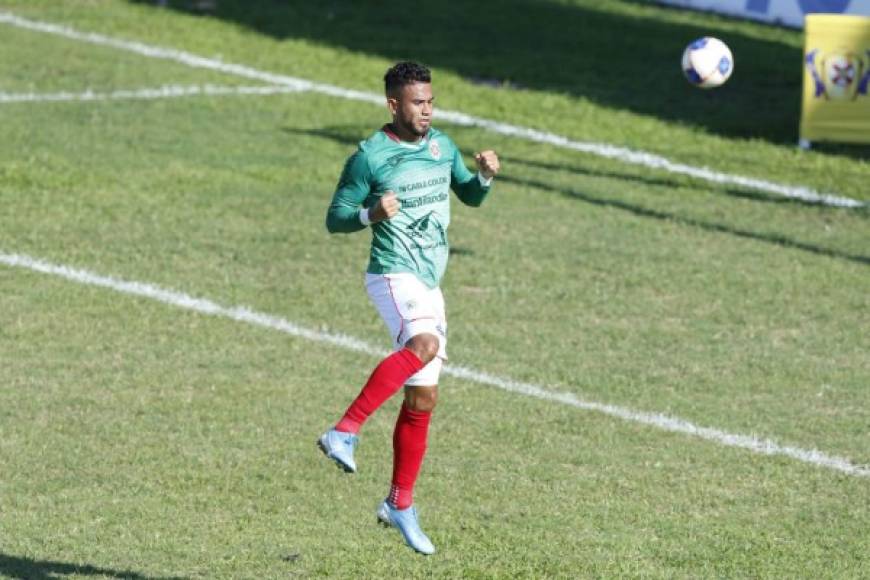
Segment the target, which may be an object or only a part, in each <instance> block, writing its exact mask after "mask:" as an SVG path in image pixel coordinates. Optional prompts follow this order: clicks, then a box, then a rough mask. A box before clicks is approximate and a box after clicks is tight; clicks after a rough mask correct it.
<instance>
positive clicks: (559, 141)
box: [0, 12, 867, 208]
mask: <svg viewBox="0 0 870 580" xmlns="http://www.w3.org/2000/svg"><path fill="white" fill-rule="evenodd" d="M0 24H9V25H11V26H17V27H19V28H24V29H27V30H34V31H38V32H45V33H48V34H55V35H58V36H63V37H66V38H70V39H73V40H79V41H83V42H90V43H92V44H98V45H102V46H109V47H112V48H117V49H120V50H125V51H128V52H133V53H136V54H139V55H142V56H147V57H149V58H158V59H164V60H171V61H175V62H179V63H182V64H185V65H188V66H191V67H194V68H203V69H208V70H214V71H219V72H223V73H228V74H233V75H236V76H240V77H245V78H250V79H256V80H259V81H264V82H267V83H270V84H273V85H280V86H286V87H293V88H294V89H296V90H297V91H299V92H303V91H310V92H315V93H321V94H325V95H329V96H333V97H339V98H343V99H351V100H355V101H364V102H368V103H374V104H376V105H379V106H383V105H384V97H383V96H382V95H376V94H374V93H367V92H364V91H355V90H351V89H344V88H341V87H337V86H334V85H329V84H325V83H316V82H313V81H309V80H305V79H301V78H298V77H291V76H286V75H281V74H275V73H269V72H265V71H260V70H257V69H254V68H251V67H247V66H244V65H240V64H232V63H224V62H222V61H220V60H217V59H213V58H206V57H203V56H198V55H195V54H192V53H189V52H185V51H181V50H175V49H169V48H161V47H157V46H151V45H148V44H144V43H141V42H135V41H127V40H121V39H117V38H112V37H109V36H103V35H101V34H95V33H86V32H79V31H77V30H75V29H73V28H70V27H68V26H62V25H58V24H51V23H48V22H40V21H36V20H29V19H26V18H21V17H20V16H16V15H15V14H12V13H11V12H0ZM435 116H436V118H439V119H443V120H445V121H448V122H451V123H454V124H456V125H463V126H468V127H480V128H483V129H488V130H490V131H493V132H495V133H498V134H501V135H506V136H509V137H517V138H520V139H526V140H529V141H534V142H536V143H546V144H548V145H553V146H555V147H561V148H563V149H571V150H574V151H580V152H582V153H589V154H591V155H598V156H599V157H606V158H609V159H616V160H618V161H622V162H624V163H629V164H633V165H642V166H645V167H650V168H653V169H659V170H663V171H668V172H670V173H678V174H682V175H688V176H691V177H695V178H698V179H702V180H705V181H710V182H713V183H719V184H730V185H737V186H740V187H747V188H750V189H755V190H758V191H764V192H767V193H773V194H776V195H781V196H783V197H788V198H792V199H800V200H803V201H807V202H810V203H818V204H822V205H831V206H835V207H845V208H858V207H864V206H866V205H867V203H865V202H862V201H858V200H855V199H852V198H848V197H842V196H837V195H832V194H827V193H819V192H818V191H816V190H814V189H811V188H808V187H803V186H792V185H784V184H781V183H775V182H772V181H766V180H763V179H755V178H752V177H745V176H742V175H734V174H730V173H722V172H719V171H713V170H711V169H707V168H706V167H695V166H692V165H686V164H683V163H676V162H674V161H671V160H670V159H667V158H665V157H662V156H660V155H655V154H652V153H647V152H645V151H636V150H633V149H628V148H626V147H619V146H616V145H608V144H606V143H594V142H588V141H574V140H572V139H569V138H567V137H563V136H561V135H557V134H555V133H549V132H546V131H539V130H537V129H532V128H529V127H521V126H518V125H511V124H508V123H501V122H499V121H493V120H490V119H484V118H481V117H473V116H471V115H466V114H465V113H462V112H459V111H449V110H438V109H436V111H435Z"/></svg>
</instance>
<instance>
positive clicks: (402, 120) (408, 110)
mask: <svg viewBox="0 0 870 580" xmlns="http://www.w3.org/2000/svg"><path fill="white" fill-rule="evenodd" d="M434 100H435V98H434V97H433V96H432V85H431V84H430V83H411V84H410V85H405V86H404V87H402V89H401V91H400V92H399V93H398V94H397V95H396V96H395V97H391V98H389V99H388V102H389V105H390V111H391V112H392V113H393V123H394V124H395V125H396V126H397V128H398V129H399V130H401V131H402V132H404V133H406V134H407V135H408V136H409V137H410V136H414V137H423V136H424V135H426V132H427V131H429V125H430V124H431V122H432V101H434Z"/></svg>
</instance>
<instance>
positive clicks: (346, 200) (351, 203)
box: [326, 149, 372, 234]
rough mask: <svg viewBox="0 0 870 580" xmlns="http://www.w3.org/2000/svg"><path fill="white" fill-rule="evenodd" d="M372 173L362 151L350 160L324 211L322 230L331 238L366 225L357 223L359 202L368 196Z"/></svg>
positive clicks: (360, 204) (361, 207)
mask: <svg viewBox="0 0 870 580" xmlns="http://www.w3.org/2000/svg"><path fill="white" fill-rule="evenodd" d="M371 182H372V172H371V168H370V167H369V163H368V159H366V154H365V153H364V152H363V151H362V149H358V150H357V152H356V153H354V154H353V155H351V156H350V158H349V159H348V160H347V163H345V164H344V169H343V170H342V172H341V178H340V179H339V180H338V187H336V189H335V193H334V194H333V195H332V203H330V204H329V209H328V210H327V211H326V229H327V230H329V233H331V234H337V233H344V234H349V233H352V232H358V231H360V230H362V229H364V228H365V227H366V225H367V224H365V223H363V222H362V221H361V220H360V211H362V209H363V202H364V201H365V200H366V197H368V195H369V193H371Z"/></svg>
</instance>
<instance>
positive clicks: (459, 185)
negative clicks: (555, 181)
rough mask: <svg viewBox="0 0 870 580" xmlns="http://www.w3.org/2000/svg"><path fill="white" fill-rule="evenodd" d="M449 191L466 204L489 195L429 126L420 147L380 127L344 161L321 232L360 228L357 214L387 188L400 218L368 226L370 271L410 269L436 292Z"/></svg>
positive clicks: (442, 262) (442, 260) (447, 141)
mask: <svg viewBox="0 0 870 580" xmlns="http://www.w3.org/2000/svg"><path fill="white" fill-rule="evenodd" d="M449 189H453V191H454V192H455V193H456V195H457V197H458V198H459V199H460V201H462V202H463V203H465V204H467V205H471V206H479V205H480V204H481V203H482V202H483V199H484V198H485V197H486V194H487V193H488V192H489V186H488V185H483V183H481V180H480V179H479V178H478V176H477V175H476V174H473V173H471V172H470V171H469V170H468V168H467V167H466V166H465V162H464V161H463V160H462V155H461V153H460V151H459V149H457V147H456V145H455V144H454V143H453V141H452V140H451V139H450V138H449V137H448V136H447V135H445V134H444V133H442V132H440V131H438V130H436V129H429V132H428V133H427V134H426V137H424V138H422V139H421V140H420V141H419V142H417V143H408V142H404V141H400V140H399V138H398V137H396V136H395V135H394V134H393V133H392V132H391V131H390V130H389V129H388V127H386V126H385V127H384V128H382V129H381V130H380V131H378V132H377V133H375V134H374V135H372V136H371V137H369V138H368V139H366V140H365V141H362V142H361V143H360V145H359V149H357V151H356V153H354V154H353V155H352V156H351V157H350V158H349V159H348V160H347V163H346V164H345V166H344V171H343V172H342V174H341V179H340V180H339V182H338V188H337V189H336V191H335V194H334V195H333V197H332V203H331V204H330V205H329V211H328V212H327V214H326V227H327V229H328V230H329V231H330V232H333V233H334V232H345V233H350V232H356V231H359V230H361V229H364V228H365V227H366V226H364V225H363V224H362V222H361V221H360V219H359V212H360V209H361V208H370V207H372V206H374V205H375V203H377V201H378V199H379V198H380V197H381V196H382V195H383V194H384V193H386V192H387V191H392V192H393V193H395V194H396V198H397V200H398V201H399V204H400V209H399V213H398V214H396V215H395V216H393V218H392V219H389V220H384V221H382V222H378V223H375V224H372V247H371V256H370V259H369V266H368V272H370V273H372V274H391V273H397V272H410V273H412V274H415V275H416V276H417V277H418V278H419V279H420V280H421V281H422V282H423V283H425V284H426V285H427V286H428V287H430V288H434V287H436V286H438V283H439V282H440V280H441V277H442V276H443V275H444V270H445V268H446V267H447V256H448V251H449V246H448V242H447V227H448V226H449V225H450V192H449V191H448V190H449Z"/></svg>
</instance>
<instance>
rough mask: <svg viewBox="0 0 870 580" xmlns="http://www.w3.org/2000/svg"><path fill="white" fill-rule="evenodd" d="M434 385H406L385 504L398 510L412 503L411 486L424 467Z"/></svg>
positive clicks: (435, 399) (394, 436)
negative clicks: (388, 503) (388, 492)
mask: <svg viewBox="0 0 870 580" xmlns="http://www.w3.org/2000/svg"><path fill="white" fill-rule="evenodd" d="M437 399H438V387H437V386H406V387H405V401H404V402H403V404H402V408H401V410H400V411H399V417H398V418H397V419H396V428H395V430H394V431H393V478H392V481H391V484H390V494H389V497H388V501H389V502H390V504H391V505H392V506H393V507H395V508H397V509H400V510H403V509H407V508H409V507H411V505H412V504H413V503H414V484H416V483H417V477H418V475H419V473H420V467H421V466H422V464H423V457H424V456H425V455H426V449H427V446H428V439H429V423H430V421H431V419H432V411H433V410H434V409H435V404H436V403H437Z"/></svg>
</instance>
